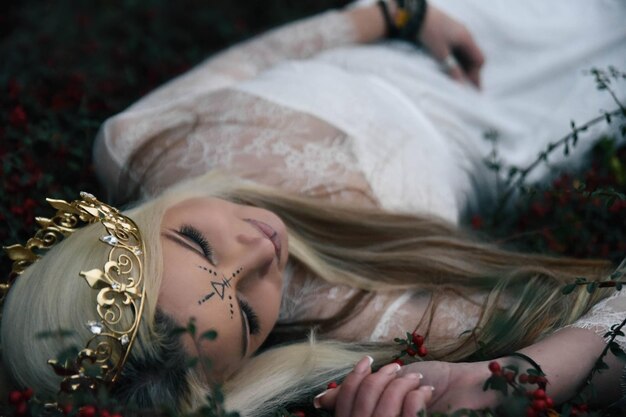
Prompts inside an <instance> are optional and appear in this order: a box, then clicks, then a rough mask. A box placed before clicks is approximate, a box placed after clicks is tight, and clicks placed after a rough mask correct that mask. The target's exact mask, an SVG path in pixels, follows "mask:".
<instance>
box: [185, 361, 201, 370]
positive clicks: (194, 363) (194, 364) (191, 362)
mask: <svg viewBox="0 0 626 417" xmlns="http://www.w3.org/2000/svg"><path fill="white" fill-rule="evenodd" d="M197 364H198V358H190V359H189V360H187V365H186V366H187V368H188V369H191V368H195V367H196V365H197Z"/></svg>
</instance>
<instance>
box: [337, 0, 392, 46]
mask: <svg viewBox="0 0 626 417" xmlns="http://www.w3.org/2000/svg"><path fill="white" fill-rule="evenodd" d="M392 2H393V1H390V2H389V3H392ZM394 7H395V6H394ZM392 10H395V9H390V12H391V11H392ZM346 13H347V15H348V17H349V19H350V20H351V21H352V24H353V26H354V28H355V30H356V33H357V42H359V43H369V42H374V41H377V40H380V39H383V38H385V37H386V32H387V23H386V22H385V17H384V15H383V13H382V12H381V10H380V6H378V4H376V3H374V4H371V5H368V6H363V7H354V8H351V9H348V10H347V11H346ZM392 16H393V15H392Z"/></svg>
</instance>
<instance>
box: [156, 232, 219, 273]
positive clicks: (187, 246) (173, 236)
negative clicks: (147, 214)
mask: <svg viewBox="0 0 626 417" xmlns="http://www.w3.org/2000/svg"><path fill="white" fill-rule="evenodd" d="M168 232H169V233H161V235H162V236H163V237H166V238H168V239H169V240H171V241H172V242H174V243H176V244H178V245H179V246H181V247H183V248H184V249H188V250H190V251H192V252H193V253H195V254H198V255H200V256H202V259H204V260H205V261H208V262H209V263H210V264H211V265H212V266H214V267H216V268H217V265H215V264H214V263H213V262H211V260H210V259H208V258H207V257H206V256H205V254H204V252H202V251H201V250H198V248H196V247H194V246H192V245H190V244H189V242H187V241H186V240H185V239H183V238H182V237H180V236H179V234H178V232H177V231H175V230H168Z"/></svg>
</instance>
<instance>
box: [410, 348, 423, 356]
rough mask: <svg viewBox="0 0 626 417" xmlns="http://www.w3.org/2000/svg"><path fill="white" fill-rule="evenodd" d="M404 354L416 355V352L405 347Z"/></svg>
mask: <svg viewBox="0 0 626 417" xmlns="http://www.w3.org/2000/svg"><path fill="white" fill-rule="evenodd" d="M420 347H421V346H420ZM406 354H407V355H409V356H415V355H417V352H416V351H415V350H414V349H413V348H407V349H406Z"/></svg>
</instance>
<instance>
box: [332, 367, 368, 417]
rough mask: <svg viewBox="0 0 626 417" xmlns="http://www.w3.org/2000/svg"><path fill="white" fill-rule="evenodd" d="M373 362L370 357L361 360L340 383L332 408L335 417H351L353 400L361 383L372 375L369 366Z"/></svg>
mask: <svg viewBox="0 0 626 417" xmlns="http://www.w3.org/2000/svg"><path fill="white" fill-rule="evenodd" d="M373 361H374V360H373V359H372V358H371V357H370V356H366V357H364V358H363V359H361V360H360V361H359V362H358V363H357V364H356V366H355V367H354V370H353V371H352V372H350V373H349V374H348V376H346V378H345V379H344V381H343V382H342V383H341V386H340V387H339V389H338V390H339V393H338V394H337V400H336V403H335V407H334V408H335V417H349V416H350V415H351V413H352V408H353V405H354V399H355V398H356V395H357V392H358V391H359V386H360V385H361V381H363V379H365V378H366V377H367V376H368V375H370V374H371V373H372V369H371V366H372V362H373Z"/></svg>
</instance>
